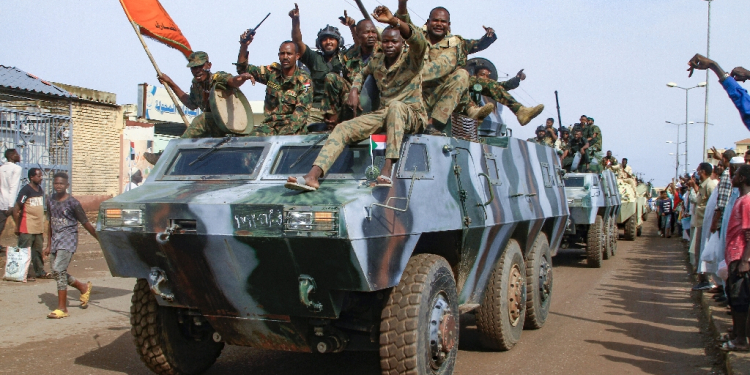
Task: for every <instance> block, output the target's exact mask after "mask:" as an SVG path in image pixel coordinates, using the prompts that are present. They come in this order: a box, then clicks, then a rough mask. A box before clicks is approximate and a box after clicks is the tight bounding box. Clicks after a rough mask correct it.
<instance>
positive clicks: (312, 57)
mask: <svg viewBox="0 0 750 375" xmlns="http://www.w3.org/2000/svg"><path fill="white" fill-rule="evenodd" d="M305 47H306V48H305V53H303V54H302V56H300V58H299V61H300V62H302V63H303V64H305V66H306V67H307V68H308V69H310V77H311V78H312V84H313V86H312V91H313V96H312V107H311V108H310V116H309V117H308V119H307V123H308V124H312V123H315V122H323V119H324V118H323V115H324V114H325V113H333V109H331V110H329V111H328V112H326V108H327V107H328V108H335V107H341V102H340V100H341V98H342V94H341V92H342V90H343V88H344V80H343V79H342V78H341V72H342V71H343V70H344V64H343V63H342V61H341V59H342V56H341V53H338V52H337V53H336V54H335V55H334V56H333V57H332V58H331V61H329V62H326V61H325V59H324V58H323V54H322V53H321V52H317V51H313V50H312V49H311V48H310V46H308V45H305ZM327 86H331V87H330V88H329V89H331V90H327ZM336 88H338V90H337V89H336ZM328 91H331V92H330V94H329V93H328ZM329 95H331V96H329ZM344 98H345V97H344Z"/></svg>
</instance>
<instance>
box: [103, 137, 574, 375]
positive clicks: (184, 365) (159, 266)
mask: <svg viewBox="0 0 750 375" xmlns="http://www.w3.org/2000/svg"><path fill="white" fill-rule="evenodd" d="M325 137H326V135H307V136H278V137H242V138H231V137H230V138H226V139H212V138H206V139H179V140H173V141H171V142H170V143H169V145H168V147H167V149H166V150H165V152H164V154H163V155H162V157H161V159H160V160H159V162H158V163H157V165H156V166H155V168H154V170H153V172H152V173H151V174H150V175H149V176H148V179H147V180H146V182H145V183H144V184H143V185H142V186H141V187H139V188H137V189H134V190H132V191H129V192H126V193H123V194H121V195H119V196H117V197H115V198H113V199H110V200H109V201H106V202H104V203H103V204H102V205H101V210H100V212H99V221H98V224H97V231H98V233H99V236H100V238H101V244H102V248H103V250H104V254H105V258H106V260H107V263H108V264H109V267H110V270H111V272H112V274H113V275H114V276H120V277H134V278H137V279H138V281H137V283H136V286H135V290H134V295H133V298H132V302H133V303H132V307H131V323H132V333H133V335H134V337H135V344H136V346H137V350H138V353H139V354H140V355H141V357H142V359H143V361H144V362H145V364H146V365H147V366H148V367H149V368H150V369H151V370H153V371H154V372H156V373H160V374H194V373H200V372H202V371H205V370H206V369H208V368H209V367H210V366H211V365H212V364H213V363H214V362H215V360H216V359H217V358H218V357H219V355H220V353H221V351H222V348H223V347H224V345H225V344H230V345H241V346H251V347H256V348H263V349H272V350H284V351H296V352H318V353H338V352H341V351H344V350H372V351H374V352H379V353H380V357H381V367H382V369H383V371H384V372H387V373H398V374H402V373H403V374H405V373H410V374H411V373H414V374H438V373H439V374H450V373H452V371H453V367H454V363H455V360H456V355H457V351H458V340H459V315H460V314H461V313H465V312H469V311H475V313H476V317H477V328H478V331H479V337H480V340H481V343H482V344H483V345H484V346H485V347H487V348H489V349H492V350H508V349H510V348H512V347H513V346H514V345H515V344H516V343H517V342H518V341H519V339H520V337H521V332H522V330H523V329H524V328H527V329H536V328H540V327H542V326H543V325H544V323H545V321H546V319H547V314H548V311H549V306H550V300H551V296H552V267H551V265H552V263H551V262H552V259H551V254H552V252H554V251H556V249H557V247H558V245H559V243H560V241H561V239H562V237H563V232H564V229H565V223H566V221H567V219H568V206H567V202H566V200H565V192H564V188H563V182H562V179H561V177H560V176H561V175H560V173H559V172H560V167H559V160H558V158H557V156H556V155H555V152H554V150H553V149H551V148H549V147H543V146H540V145H535V144H530V143H527V142H524V141H521V140H518V139H515V138H510V137H499V138H491V139H487V140H486V141H485V142H484V143H479V142H470V141H465V140H459V139H455V138H450V137H441V136H426V135H412V136H408V137H407V138H406V140H405V141H404V143H403V147H402V156H401V159H400V161H399V163H398V165H397V166H395V167H394V175H393V177H394V178H393V180H394V185H393V187H391V188H383V187H378V188H374V187H371V182H372V181H371V179H372V178H374V177H375V176H377V173H378V172H377V171H375V172H374V171H373V169H374V167H375V166H377V165H380V164H381V163H382V161H383V159H382V158H381V157H374V158H373V157H372V156H371V155H372V154H371V151H370V145H369V143H368V142H363V143H360V144H357V145H351V146H349V147H348V148H347V149H346V150H345V151H344V153H343V154H342V155H341V157H340V158H339V159H338V161H337V162H336V163H335V165H334V166H333V168H332V169H331V170H330V172H329V174H328V175H327V176H326V178H325V180H323V181H322V185H321V187H320V189H319V190H318V191H316V192H310V193H298V192H292V191H290V190H286V189H285V188H284V187H283V184H284V181H285V180H286V178H287V177H288V176H295V175H300V174H301V173H304V171H307V170H309V169H310V167H311V165H312V162H313V160H314V159H315V156H316V155H317V153H318V151H319V150H320V145H321V144H322V142H323V140H324V138H325ZM373 164H374V165H373ZM373 172H374V173H373ZM373 355H376V354H374V353H373Z"/></svg>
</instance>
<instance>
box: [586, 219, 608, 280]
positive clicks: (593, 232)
mask: <svg viewBox="0 0 750 375" xmlns="http://www.w3.org/2000/svg"><path fill="white" fill-rule="evenodd" d="M603 227H604V220H602V217H601V216H599V215H597V216H596V220H594V224H591V225H590V226H589V234H588V238H587V239H586V264H588V266H589V267H593V268H600V267H601V266H602V256H603V252H604V228H603Z"/></svg>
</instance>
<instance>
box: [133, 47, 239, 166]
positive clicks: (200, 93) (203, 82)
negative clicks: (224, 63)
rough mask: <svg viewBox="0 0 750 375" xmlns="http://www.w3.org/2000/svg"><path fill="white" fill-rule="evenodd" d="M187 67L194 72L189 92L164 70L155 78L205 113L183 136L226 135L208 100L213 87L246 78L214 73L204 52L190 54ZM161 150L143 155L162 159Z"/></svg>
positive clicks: (233, 84)
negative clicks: (212, 112) (218, 123)
mask: <svg viewBox="0 0 750 375" xmlns="http://www.w3.org/2000/svg"><path fill="white" fill-rule="evenodd" d="M187 67H188V68H190V72H191V73H192V74H193V82H192V84H191V85H190V93H189V94H188V93H186V92H184V91H182V89H181V88H180V86H177V84H176V83H174V81H172V79H171V78H169V76H168V75H166V74H164V73H162V74H161V75H158V76H157V77H156V78H158V79H159V82H161V83H162V84H164V85H166V86H169V87H170V88H171V89H172V90H173V91H174V92H175V94H176V95H177V97H178V98H179V99H180V101H181V102H182V104H184V105H185V107H188V108H190V109H196V108H200V110H201V111H203V113H201V114H200V115H198V116H196V117H195V118H194V119H193V121H191V122H190V126H188V128H187V129H186V130H185V132H184V133H182V138H203V137H223V136H225V135H226V134H225V133H224V132H223V131H222V130H220V129H219V127H218V126H216V122H215V121H214V118H213V115H212V114H211V105H210V104H209V102H208V97H209V94H210V93H211V88H213V87H214V86H217V87H218V88H221V89H227V88H230V87H231V88H237V87H240V86H241V85H242V84H243V83H244V82H245V78H242V77H239V76H236V77H233V76H232V75H231V74H229V73H226V72H216V73H213V74H212V73H211V62H210V61H208V54H207V53H205V52H203V51H196V52H193V53H191V54H190V56H189V57H188V64H187ZM160 156H161V153H156V154H154V153H150V152H145V153H143V157H144V158H145V159H146V161H148V162H149V163H151V164H156V162H157V161H159V157H160Z"/></svg>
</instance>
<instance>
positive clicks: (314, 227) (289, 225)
mask: <svg viewBox="0 0 750 375" xmlns="http://www.w3.org/2000/svg"><path fill="white" fill-rule="evenodd" d="M338 224H339V215H338V213H337V212H330V211H315V212H309V211H308V212H287V214H286V220H285V222H284V227H285V229H286V230H298V231H302V230H304V231H326V232H330V231H336V230H338Z"/></svg>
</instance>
